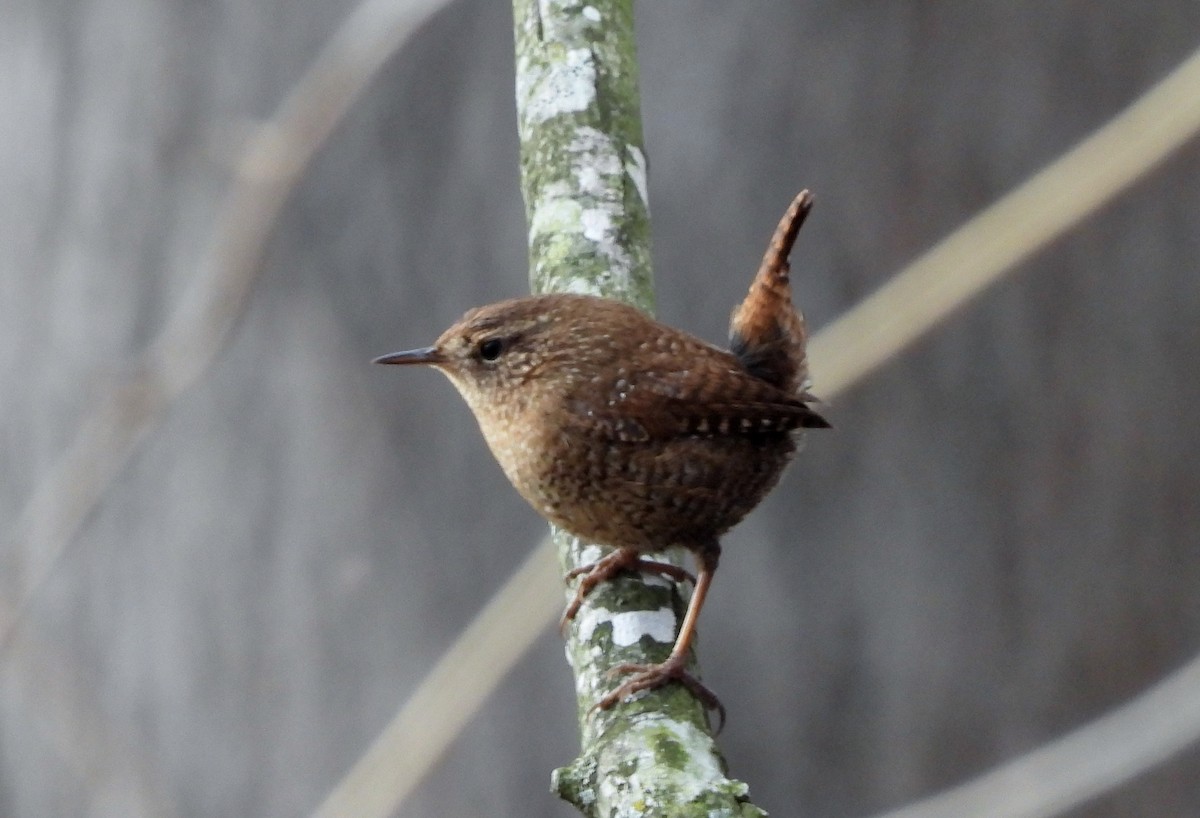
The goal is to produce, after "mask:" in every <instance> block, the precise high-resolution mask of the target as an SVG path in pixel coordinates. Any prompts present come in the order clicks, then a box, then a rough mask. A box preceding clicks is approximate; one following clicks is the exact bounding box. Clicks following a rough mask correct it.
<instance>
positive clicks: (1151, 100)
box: [809, 51, 1200, 395]
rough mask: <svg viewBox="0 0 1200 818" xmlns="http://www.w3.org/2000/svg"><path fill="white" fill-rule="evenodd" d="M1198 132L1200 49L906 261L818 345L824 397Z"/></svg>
mask: <svg viewBox="0 0 1200 818" xmlns="http://www.w3.org/2000/svg"><path fill="white" fill-rule="evenodd" d="M1197 130H1200V51H1197V52H1195V53H1194V54H1192V55H1191V56H1190V57H1188V58H1187V59H1186V60H1184V61H1183V62H1182V63H1181V64H1180V65H1179V66H1178V67H1176V68H1175V70H1174V71H1172V72H1171V73H1170V74H1169V75H1168V76H1167V77H1166V78H1165V79H1163V80H1161V81H1160V82H1159V83H1158V84H1157V85H1155V86H1154V87H1153V88H1151V89H1150V90H1149V91H1147V92H1146V93H1145V94H1143V95H1142V96H1141V97H1140V98H1138V99H1137V100H1135V101H1134V102H1133V104H1132V105H1130V106H1129V107H1128V108H1126V109H1125V110H1124V111H1122V112H1121V113H1119V114H1118V115H1117V116H1115V117H1113V118H1112V119H1111V120H1109V121H1108V122H1107V123H1106V124H1105V125H1104V126H1103V127H1102V128H1100V129H1099V130H1097V131H1096V132H1095V133H1093V134H1092V135H1091V136H1089V137H1088V138H1087V139H1085V140H1083V141H1082V142H1080V143H1079V144H1078V145H1076V146H1075V147H1074V148H1072V149H1071V150H1069V151H1068V152H1067V153H1065V154H1063V155H1062V156H1061V157H1059V158H1058V159H1057V160H1055V161H1054V162H1052V163H1051V164H1050V165H1048V166H1047V167H1045V168H1044V169H1042V170H1041V171H1040V172H1038V173H1036V174H1035V175H1034V176H1032V177H1031V178H1030V179H1028V180H1027V181H1026V182H1024V183H1023V184H1021V185H1020V186H1019V187H1017V188H1016V189H1015V190H1013V191H1012V192H1010V193H1008V194H1007V195H1005V196H1003V197H1002V198H1001V199H1000V200H999V201H997V202H996V203H995V204H992V205H991V206H989V207H987V208H986V209H984V210H983V212H981V213H979V214H978V215H977V216H975V217H974V218H972V219H971V220H970V221H969V222H967V223H966V224H964V225H963V226H962V227H960V228H959V229H958V230H956V231H954V232H953V233H951V234H950V235H949V236H947V237H946V238H945V239H943V240H942V241H940V242H939V243H938V244H936V245H935V246H934V247H933V248H932V249H930V250H929V251H928V252H926V253H925V254H924V255H922V256H921V257H920V258H918V259H917V260H916V261H914V262H912V263H911V264H909V265H908V266H907V267H906V268H905V269H904V270H903V271H901V272H900V273H899V274H898V275H896V276H895V277H893V278H892V279H891V280H890V281H888V282H887V284H885V285H884V286H882V287H880V288H879V290H877V291H876V292H875V293H874V294H872V295H871V296H869V297H868V298H867V299H866V300H864V301H863V302H861V303H860V304H858V305H857V306H855V307H853V308H852V309H851V310H850V311H849V312H847V313H845V314H843V315H842V316H841V317H840V318H839V319H838V320H837V321H836V322H834V323H833V324H831V325H830V326H829V327H828V328H826V329H825V331H823V332H822V333H820V334H819V335H818V336H817V337H816V338H814V339H813V343H812V347H811V351H810V353H809V358H810V360H812V362H813V369H814V373H815V374H814V378H813V380H814V382H815V383H816V385H817V387H818V392H820V393H821V394H822V395H830V394H832V393H834V392H841V391H843V390H844V389H847V388H848V387H850V386H851V385H852V384H854V383H857V382H858V381H860V380H862V379H863V378H865V377H866V376H867V375H869V374H871V373H872V372H874V371H875V370H876V369H877V368H879V367H880V366H882V365H883V364H885V363H886V362H887V361H889V360H891V358H892V357H894V356H895V355H897V354H898V353H899V352H900V351H901V350H903V349H904V348H905V347H907V346H908V345H910V344H912V343H913V342H914V341H916V340H917V339H918V338H919V337H921V336H922V335H924V334H925V333H927V332H929V331H930V330H931V329H932V328H933V327H935V326H936V325H937V324H938V323H939V322H941V321H942V320H943V319H945V318H946V317H947V316H949V315H950V314H951V313H953V312H954V311H955V310H957V309H959V308H960V307H962V306H963V305H964V304H966V303H967V302H968V301H970V300H971V299H972V298H974V297H975V296H977V295H978V294H979V293H981V292H982V291H983V290H984V289H985V288H986V287H988V285H990V284H992V283H993V282H995V281H997V280H998V279H999V278H1000V277H1001V276H1003V275H1004V274H1005V273H1007V272H1010V271H1011V270H1012V269H1013V268H1014V267H1016V265H1018V264H1020V263H1021V262H1023V261H1025V260H1026V259H1028V258H1029V257H1030V256H1032V255H1033V254H1034V253H1036V252H1038V251H1039V250H1041V249H1042V248H1043V247H1045V246H1046V245H1047V244H1049V243H1050V242H1052V241H1054V240H1055V239H1056V238H1058V237H1059V236H1062V235H1063V234H1064V233H1066V232H1067V231H1068V230H1070V229H1071V228H1072V227H1074V226H1075V225H1076V224H1078V223H1079V222H1081V221H1083V220H1084V219H1085V218H1087V217H1088V216H1090V215H1092V214H1093V213H1095V212H1096V211H1097V210H1099V209H1100V208H1101V207H1103V206H1104V205H1105V204H1107V203H1108V202H1109V201H1111V200H1112V199H1113V198H1114V197H1116V196H1117V195H1118V194H1120V193H1121V192H1122V191H1123V190H1125V189H1126V188H1127V187H1129V186H1130V185H1132V184H1133V183H1134V182H1136V181H1137V180H1138V179H1140V178H1141V177H1143V176H1145V175H1146V174H1147V173H1149V172H1150V171H1152V170H1154V168H1156V167H1157V166H1158V165H1159V164H1160V163H1162V162H1163V161H1165V160H1166V159H1167V158H1168V157H1169V156H1171V154H1173V153H1174V152H1175V151H1176V150H1178V149H1179V148H1181V147H1182V146H1183V145H1184V144H1185V143H1186V142H1187V141H1188V140H1189V139H1191V138H1192V137H1193V136H1195V134H1196V131H1197Z"/></svg>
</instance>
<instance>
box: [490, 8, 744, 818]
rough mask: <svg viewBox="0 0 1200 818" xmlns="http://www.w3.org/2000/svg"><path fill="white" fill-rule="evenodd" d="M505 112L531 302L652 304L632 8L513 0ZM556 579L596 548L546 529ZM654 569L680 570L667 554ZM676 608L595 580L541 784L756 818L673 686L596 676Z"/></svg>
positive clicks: (637, 804) (658, 645)
mask: <svg viewBox="0 0 1200 818" xmlns="http://www.w3.org/2000/svg"><path fill="white" fill-rule="evenodd" d="M514 12H515V13H514V17H515V26H516V51H517V55H516V56H517V59H516V65H517V76H516V85H517V118H518V127H519V130H520V139H521V171H522V187H523V192H524V195H525V203H526V215H527V217H528V220H529V254H530V278H531V286H532V289H533V291H534V292H552V291H553V292H576V293H591V294H594V295H602V296H607V297H610V298H618V299H622V300H625V301H629V302H631V303H633V304H635V305H637V306H639V307H641V308H642V309H644V310H647V311H650V310H651V309H652V306H653V282H652V276H651V271H650V246H649V245H650V242H649V212H648V207H647V195H646V159H645V154H644V152H643V149H642V127H641V118H640V113H639V103H638V87H637V61H636V55H635V48H634V38H633V8H632V0H595V2H589V3H587V4H581V3H573V2H568V1H567V0H514ZM555 543H556V545H557V550H558V555H559V561H560V564H561V566H562V569H563V571H564V572H566V571H569V570H571V569H573V568H576V567H579V566H582V565H586V564H588V563H590V562H593V561H595V559H596V558H597V557H598V556H599V554H600V549H599V547H598V546H595V545H592V544H589V543H584V542H581V541H579V540H578V538H575V537H572V536H570V535H568V534H566V533H565V532H561V531H559V532H555ZM665 558H666V559H668V560H670V561H672V562H675V563H680V562H681V560H682V554H681V553H680V552H678V551H675V552H673V553H670V554H668V555H666V557H665ZM682 610H683V600H682V599H680V597H679V594H678V592H677V591H676V589H675V587H674V586H673V585H671V584H670V583H667V582H664V581H662V580H658V579H655V578H653V577H628V578H621V579H619V580H616V581H613V582H609V583H604V584H603V585H602V586H601V587H599V588H597V589H596V590H595V591H594V592H593V593H592V594H591V595H590V596H589V598H588V603H587V605H585V607H584V609H583V610H581V611H580V613H579V616H578V617H576V619H575V620H574V621H573V622H572V623H571V627H570V629H569V632H568V634H567V655H568V657H569V659H570V662H571V665H572V667H573V669H574V671H575V682H576V684H575V688H576V693H577V696H578V716H579V724H580V732H581V734H582V742H583V753H582V755H581V756H580V757H579V758H578V759H576V760H575V761H574V762H573V763H572V764H571V765H569V766H567V767H564V768H562V769H559V770H556V771H555V773H554V788H555V790H556V791H557V792H558V794H559V795H560V796H561V797H563V798H564V799H566V800H567V801H570V802H571V803H573V804H574V805H575V806H576V807H578V808H579V809H580V810H581V811H582V812H583V813H584V814H586V815H593V816H606V818H608V817H609V816H639V818H644V817H645V816H684V815H709V814H722V815H731V816H732V815H737V816H759V815H764V814H765V813H763V812H762V811H761V810H760V809H758V808H757V807H755V806H754V805H753V804H750V803H749V802H748V800H747V791H748V788H747V787H746V785H745V784H743V783H741V782H739V781H733V780H730V779H728V778H726V777H725V775H724V772H723V771H724V768H725V763H724V760H723V759H722V758H721V755H720V753H719V751H718V750H717V747H716V745H715V743H714V742H713V740H712V737H711V736H710V735H709V729H708V723H707V718H706V714H705V712H704V708H703V707H702V706H701V705H700V703H699V702H697V701H695V700H694V699H693V698H692V697H691V695H690V694H689V693H688V692H687V691H686V690H684V689H683V688H682V687H681V686H679V685H668V686H667V687H665V688H662V689H659V690H656V691H653V692H650V693H647V694H644V695H642V696H640V697H639V698H638V699H637V700H636V701H632V702H626V703H622V704H620V705H618V706H617V707H615V708H613V709H612V710H610V711H603V712H600V711H593V710H592V706H593V705H594V704H595V702H596V701H597V700H598V699H599V698H600V697H601V696H602V695H604V693H606V692H608V691H609V690H611V689H613V688H614V687H615V686H616V682H615V681H614V680H612V679H610V678H608V676H607V675H606V673H605V671H606V670H607V668H609V667H612V666H613V665H616V664H620V663H621V662H637V663H652V662H659V661H662V660H663V659H664V658H665V657H666V655H667V653H668V652H669V651H670V648H671V644H672V642H673V641H674V638H675V631H676V628H677V618H678V616H679V615H680V613H681V612H682Z"/></svg>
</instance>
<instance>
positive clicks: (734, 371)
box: [565, 355, 829, 442]
mask: <svg viewBox="0 0 1200 818" xmlns="http://www.w3.org/2000/svg"><path fill="white" fill-rule="evenodd" d="M656 363H660V362H655V361H651V362H650V365H649V366H647V367H645V368H643V369H641V370H639V371H637V372H631V373H626V374H624V375H623V376H619V377H618V376H614V378H613V379H612V383H608V384H602V385H599V388H595V387H596V386H597V385H596V384H592V387H593V388H592V389H589V390H588V394H587V395H586V396H583V397H576V398H573V399H568V401H567V405H566V407H565V408H566V409H567V413H568V415H569V416H570V418H571V420H572V422H573V425H576V426H577V427H579V428H583V429H586V430H587V431H589V432H590V433H592V434H595V435H597V436H600V437H605V438H608V439H610V440H619V441H625V442H642V441H650V440H666V439H670V438H674V437H681V436H693V437H723V436H731V435H732V436H739V435H740V436H754V435H764V434H778V433H780V432H790V431H792V430H794V429H800V428H824V427H827V426H828V425H829V424H828V423H827V422H826V421H825V419H824V418H822V417H821V416H820V415H818V414H817V413H816V412H815V411H813V409H812V408H810V407H809V406H808V404H806V403H805V402H804V400H803V399H802V398H801V397H799V396H792V395H789V394H787V393H785V392H783V391H782V390H780V389H777V388H775V387H773V386H772V385H771V384H769V383H766V382H765V381H763V380H761V379H759V378H756V377H754V376H753V375H751V374H750V373H748V372H746V371H745V370H744V369H743V368H742V367H741V366H740V365H739V364H738V363H737V362H736V361H734V360H733V359H732V356H729V360H726V359H724V358H716V359H714V358H713V357H712V356H711V355H706V356H704V357H703V358H701V359H700V360H698V361H695V362H693V365H692V366H690V367H688V368H686V369H682V368H679V366H678V359H676V358H672V359H665V360H664V361H662V362H661V364H662V365H659V366H656V365H655V364H656ZM672 364H674V365H672Z"/></svg>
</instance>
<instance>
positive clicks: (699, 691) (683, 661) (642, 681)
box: [592, 654, 725, 733]
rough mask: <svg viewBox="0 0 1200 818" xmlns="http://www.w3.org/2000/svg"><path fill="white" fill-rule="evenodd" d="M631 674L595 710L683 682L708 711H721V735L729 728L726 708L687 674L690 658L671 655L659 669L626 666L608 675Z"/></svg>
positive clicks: (595, 705) (718, 727) (596, 705)
mask: <svg viewBox="0 0 1200 818" xmlns="http://www.w3.org/2000/svg"><path fill="white" fill-rule="evenodd" d="M627 673H628V674H631V675H630V677H629V678H628V679H626V680H625V681H624V682H623V683H622V684H621V686H620V687H618V688H617V689H616V690H614V691H613V692H611V693H609V694H608V695H607V696H605V697H604V698H602V699H600V701H598V702H596V704H594V705H593V706H592V710H593V711H594V710H608V709H609V708H611V707H612V706H613V705H615V704H616V703H617V702H619V701H621V700H623V699H627V698H629V697H630V696H633V695H635V694H637V693H641V692H642V691H643V690H656V689H657V688H660V687H662V686H663V685H665V684H669V683H670V682H679V683H680V684H681V685H683V686H684V687H686V688H687V689H688V691H689V692H690V693H691V694H692V695H693V696H695V697H696V699H697V700H698V701H699V702H700V703H701V704H703V705H704V707H705V709H706V710H715V711H717V719H718V721H717V732H718V733H720V732H721V729H722V728H723V727H724V726H725V706H724V705H723V704H721V700H720V699H718V698H717V694H715V693H713V692H712V691H711V690H709V689H708V688H707V687H705V686H704V685H703V684H702V683H701V682H700V680H699V679H697V678H696V677H695V676H693V675H692V674H690V673H688V672H687V656H686V655H674V654H673V655H671V656H669V657H668V658H667V660H666V661H665V662H662V663H661V664H657V665H639V664H624V665H617V666H616V667H614V668H612V669H611V670H609V671H608V675H609V676H610V677H611V676H623V675H625V674H627Z"/></svg>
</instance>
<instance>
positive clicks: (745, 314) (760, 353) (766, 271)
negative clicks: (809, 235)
mask: <svg viewBox="0 0 1200 818" xmlns="http://www.w3.org/2000/svg"><path fill="white" fill-rule="evenodd" d="M812 205H813V197H812V194H811V193H809V192H808V191H807V190H802V191H800V193H799V194H798V195H797V196H796V198H795V199H793V200H792V204H791V206H790V207H788V209H787V212H786V213H784V214H783V218H782V219H780V220H779V226H778V227H777V228H775V235H773V236H772V237H771V244H770V245H769V246H768V247H767V252H766V254H765V255H763V260H762V265H761V266H760V267H759V268H758V275H756V276H755V277H754V282H753V283H752V284H751V285H750V292H749V293H747V294H746V298H745V300H744V301H742V303H741V304H740V305H738V307H737V308H736V309H735V310H734V311H733V316H732V318H731V320H730V322H729V347H730V350H731V351H732V352H733V354H734V355H736V356H737V357H738V359H739V360H741V362H742V365H743V366H745V367H746V369H748V370H749V371H750V372H751V374H753V375H755V376H756V377H759V378H761V379H763V380H764V381H767V382H768V383H770V384H772V385H773V386H776V387H778V388H780V389H782V390H784V391H786V392H788V393H791V394H798V395H804V396H805V397H807V394H806V390H807V389H808V359H807V355H806V353H805V344H806V342H807V340H808V335H807V331H806V330H805V327H804V316H803V315H801V313H800V311H799V310H797V309H796V308H795V306H794V305H793V304H792V288H791V281H790V279H789V277H788V274H789V266H788V255H789V254H790V253H791V251H792V245H793V244H795V243H796V235H797V234H798V233H799V232H800V226H801V225H803V224H804V219H805V217H806V216H808V212H809V211H810V210H812Z"/></svg>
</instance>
